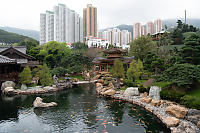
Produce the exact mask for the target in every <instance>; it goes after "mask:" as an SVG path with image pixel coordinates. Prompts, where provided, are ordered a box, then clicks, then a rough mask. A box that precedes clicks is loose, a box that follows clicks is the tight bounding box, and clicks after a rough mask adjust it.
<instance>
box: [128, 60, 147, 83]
mask: <svg viewBox="0 0 200 133" xmlns="http://www.w3.org/2000/svg"><path fill="white" fill-rule="evenodd" d="M142 73H143V63H142V62H141V61H140V60H138V61H135V60H133V61H132V62H131V64H130V67H129V69H128V70H127V77H128V79H131V80H132V81H135V80H138V79H139V78H140V77H141V75H142Z"/></svg>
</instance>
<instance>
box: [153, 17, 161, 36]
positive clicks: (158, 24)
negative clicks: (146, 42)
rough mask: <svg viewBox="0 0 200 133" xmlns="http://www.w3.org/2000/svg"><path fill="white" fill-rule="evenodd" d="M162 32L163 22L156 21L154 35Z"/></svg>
mask: <svg viewBox="0 0 200 133" xmlns="http://www.w3.org/2000/svg"><path fill="white" fill-rule="evenodd" d="M160 31H162V20H160V19H157V20H155V21H154V33H158V32H160Z"/></svg>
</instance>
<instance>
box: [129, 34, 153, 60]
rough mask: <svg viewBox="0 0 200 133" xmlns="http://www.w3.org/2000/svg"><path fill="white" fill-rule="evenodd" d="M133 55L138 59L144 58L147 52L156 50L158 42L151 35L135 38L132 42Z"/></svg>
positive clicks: (131, 50)
mask: <svg viewBox="0 0 200 133" xmlns="http://www.w3.org/2000/svg"><path fill="white" fill-rule="evenodd" d="M130 46H131V47H130V52H129V54H130V55H131V56H134V57H135V58H136V59H140V60H141V61H143V60H144V58H145V56H146V54H147V53H148V52H150V51H155V50H156V43H155V42H153V41H152V38H151V37H149V36H142V37H139V38H138V39H136V40H134V41H133V42H131V44H130Z"/></svg>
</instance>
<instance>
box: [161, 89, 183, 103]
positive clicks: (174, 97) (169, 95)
mask: <svg viewBox="0 0 200 133" xmlns="http://www.w3.org/2000/svg"><path fill="white" fill-rule="evenodd" d="M184 95H185V92H180V91H174V90H166V89H162V90H161V92H160V97H161V99H165V100H170V101H175V102H180V100H181V97H183V96H184Z"/></svg>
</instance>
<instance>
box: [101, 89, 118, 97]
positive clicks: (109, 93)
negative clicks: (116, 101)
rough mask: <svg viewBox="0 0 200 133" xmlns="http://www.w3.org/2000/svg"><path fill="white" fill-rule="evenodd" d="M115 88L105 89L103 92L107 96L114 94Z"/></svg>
mask: <svg viewBox="0 0 200 133" xmlns="http://www.w3.org/2000/svg"><path fill="white" fill-rule="evenodd" d="M115 92H116V91H115V90H114V89H109V90H107V91H105V92H104V93H103V94H104V95H108V96H112V95H115Z"/></svg>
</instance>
